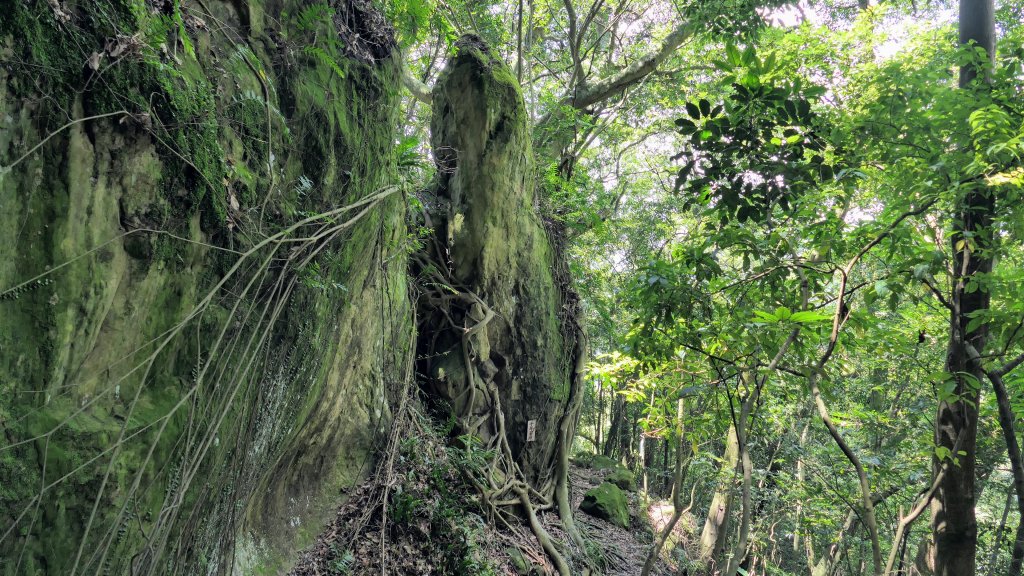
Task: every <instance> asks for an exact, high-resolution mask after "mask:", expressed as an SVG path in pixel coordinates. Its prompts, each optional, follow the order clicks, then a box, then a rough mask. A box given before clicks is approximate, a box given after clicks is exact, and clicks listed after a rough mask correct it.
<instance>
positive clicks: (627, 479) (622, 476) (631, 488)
mask: <svg viewBox="0 0 1024 576" xmlns="http://www.w3.org/2000/svg"><path fill="white" fill-rule="evenodd" d="M604 481H605V482H610V483H612V484H615V485H616V486H618V487H619V488H621V489H622V490H625V491H627V492H636V478H634V477H633V473H632V472H630V471H629V470H626V469H625V468H616V469H614V470H612V471H611V473H609V474H608V475H607V476H605V478H604Z"/></svg>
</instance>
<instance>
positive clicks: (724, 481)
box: [700, 426, 740, 573]
mask: <svg viewBox="0 0 1024 576" xmlns="http://www.w3.org/2000/svg"><path fill="white" fill-rule="evenodd" d="M739 458H740V447H739V441H738V440H737V439H736V427H735V426H729V434H728V437H727V438H726V442H725V453H724V454H723V458H722V460H723V462H722V467H721V468H719V470H718V487H717V488H716V490H715V495H714V496H713V497H712V498H711V506H710V507H708V515H707V519H706V520H705V521H704V530H703V531H702V532H701V535H700V560H701V562H702V563H703V564H705V566H707V572H708V573H713V572H714V571H715V567H716V566H717V561H718V560H719V559H720V558H721V557H722V551H723V550H725V544H726V540H728V535H729V517H730V516H731V515H732V496H733V483H734V482H735V481H736V467H737V464H738V463H739Z"/></svg>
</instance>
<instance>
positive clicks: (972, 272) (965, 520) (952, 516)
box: [932, 0, 995, 576]
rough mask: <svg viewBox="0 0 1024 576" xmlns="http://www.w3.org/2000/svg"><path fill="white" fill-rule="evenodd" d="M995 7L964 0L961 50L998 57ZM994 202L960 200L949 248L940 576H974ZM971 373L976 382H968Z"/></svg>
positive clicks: (939, 425)
mask: <svg viewBox="0 0 1024 576" xmlns="http://www.w3.org/2000/svg"><path fill="white" fill-rule="evenodd" d="M994 30H995V24H994V7H993V2H992V0H961V1H960V44H961V45H966V44H971V43H976V44H977V45H978V46H980V47H982V48H984V49H985V50H986V52H988V54H989V58H990V60H991V57H992V55H993V52H994V49H995V34H994ZM978 74H979V70H978V69H977V67H976V66H964V67H962V68H961V69H960V87H961V88H962V89H967V88H969V86H970V84H971V83H972V81H973V80H974V79H975V78H977V76H978ZM992 212H993V198H992V195H991V194H990V193H989V191H988V190H986V189H985V188H984V186H983V185H982V184H981V183H980V182H976V183H974V188H973V189H972V190H970V191H969V192H968V193H967V194H966V196H965V197H964V198H963V199H962V200H961V201H960V203H959V206H958V207H957V214H956V215H955V216H954V221H953V233H952V234H951V235H950V241H951V243H952V248H953V277H952V280H953V282H952V285H953V289H952V294H951V297H950V303H951V305H952V310H951V312H950V335H949V345H948V348H947V352H946V365H945V370H946V372H947V373H949V374H951V375H954V376H953V377H954V378H955V379H956V388H955V393H956V394H957V395H958V397H959V398H960V399H961V400H960V401H956V400H952V401H942V402H940V403H939V407H938V411H937V414H936V417H935V445H936V447H942V448H946V449H947V450H952V448H953V445H954V443H955V442H956V440H957V437H958V436H960V434H961V432H963V434H964V437H963V443H962V448H961V450H962V451H963V452H964V453H963V454H961V455H957V454H952V456H951V457H953V458H957V459H958V461H959V465H958V466H953V467H950V468H949V469H948V470H947V473H946V474H945V475H944V476H943V479H942V482H941V484H940V485H939V489H938V491H937V495H936V498H935V499H934V500H933V501H932V532H933V535H934V540H935V552H934V554H935V574H936V576H973V575H974V573H975V554H976V552H977V540H978V525H977V520H976V518H975V514H974V473H975V458H976V447H977V429H978V409H977V405H978V400H979V393H978V391H979V387H978V385H977V383H978V382H979V381H980V380H981V377H982V374H980V370H979V369H978V368H977V367H975V366H973V364H974V363H973V362H970V361H969V358H968V354H967V344H968V343H969V344H970V345H972V346H973V347H974V349H976V350H978V351H984V349H985V343H986V340H987V339H988V329H987V327H986V326H984V325H982V326H979V327H977V328H975V329H974V330H973V331H970V332H969V331H968V330H967V323H968V322H969V321H970V319H971V318H972V317H973V316H974V315H975V314H976V313H978V312H982V311H984V310H986V309H987V308H988V305H989V294H988V291H987V290H986V289H985V288H984V287H982V288H979V289H977V290H973V291H971V292H968V291H967V290H965V288H966V286H967V283H968V282H969V281H970V280H971V279H972V278H973V277H975V276H976V275H977V274H985V273H987V272H989V271H990V270H991V269H992V257H991V255H990V253H989V251H988V248H989V246H990V235H991V221H992ZM964 374H971V375H972V376H973V377H974V378H971V379H969V378H965V377H964ZM932 468H933V471H934V474H936V475H937V474H938V473H939V470H940V469H941V462H940V460H939V458H938V457H935V458H933V463H932Z"/></svg>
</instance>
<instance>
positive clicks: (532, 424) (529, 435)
mask: <svg viewBox="0 0 1024 576" xmlns="http://www.w3.org/2000/svg"><path fill="white" fill-rule="evenodd" d="M536 439H537V421H536V420H530V421H529V422H527V423H526V441H527V442H533V441H534V440H536Z"/></svg>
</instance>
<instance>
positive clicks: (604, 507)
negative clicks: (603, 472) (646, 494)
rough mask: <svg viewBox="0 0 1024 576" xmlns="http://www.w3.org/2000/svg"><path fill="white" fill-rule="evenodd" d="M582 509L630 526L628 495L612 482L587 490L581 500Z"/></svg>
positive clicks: (623, 525) (612, 521) (598, 516)
mask: <svg viewBox="0 0 1024 576" xmlns="http://www.w3.org/2000/svg"><path fill="white" fill-rule="evenodd" d="M580 510H582V511H583V512H586V513H587V514H590V515H591V516H593V517H595V518H601V519H603V520H607V521H609V522H611V523H612V524H617V525H619V526H622V527H623V528H629V504H628V502H627V501H626V495H625V494H624V493H623V492H622V490H620V489H619V487H618V486H616V485H615V484H612V483H610V482H602V483H601V484H600V485H598V486H596V487H594V488H591V489H590V490H587V493H586V494H584V495H583V501H582V502H580Z"/></svg>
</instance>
